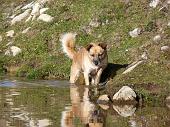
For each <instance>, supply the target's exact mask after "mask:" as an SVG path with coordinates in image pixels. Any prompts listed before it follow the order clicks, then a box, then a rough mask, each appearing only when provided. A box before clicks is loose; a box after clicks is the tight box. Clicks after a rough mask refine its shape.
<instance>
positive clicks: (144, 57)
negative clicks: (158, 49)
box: [141, 52, 148, 60]
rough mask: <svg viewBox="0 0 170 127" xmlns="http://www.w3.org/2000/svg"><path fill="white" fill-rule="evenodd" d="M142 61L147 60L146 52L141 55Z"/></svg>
mask: <svg viewBox="0 0 170 127" xmlns="http://www.w3.org/2000/svg"><path fill="white" fill-rule="evenodd" d="M141 58H142V60H147V59H148V54H147V52H143V54H142V55H141Z"/></svg>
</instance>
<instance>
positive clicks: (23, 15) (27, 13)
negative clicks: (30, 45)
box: [11, 9, 31, 25]
mask: <svg viewBox="0 0 170 127" xmlns="http://www.w3.org/2000/svg"><path fill="white" fill-rule="evenodd" d="M30 12H31V9H27V10H26V11H25V12H23V13H21V14H19V15H17V16H16V17H14V18H13V19H12V20H11V25H14V24H15V23H17V22H20V21H22V20H23V19H25V18H26V17H27V16H28V15H29V14H30Z"/></svg>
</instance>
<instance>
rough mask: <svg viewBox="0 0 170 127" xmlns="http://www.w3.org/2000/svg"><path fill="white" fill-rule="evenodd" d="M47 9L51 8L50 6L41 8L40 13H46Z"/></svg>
mask: <svg viewBox="0 0 170 127" xmlns="http://www.w3.org/2000/svg"><path fill="white" fill-rule="evenodd" d="M47 10H49V8H42V9H40V15H41V14H44V12H46V11H47Z"/></svg>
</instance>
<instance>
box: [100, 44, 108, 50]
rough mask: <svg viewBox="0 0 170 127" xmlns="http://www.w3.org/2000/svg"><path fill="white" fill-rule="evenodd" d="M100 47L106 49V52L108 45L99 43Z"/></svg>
mask: <svg viewBox="0 0 170 127" xmlns="http://www.w3.org/2000/svg"><path fill="white" fill-rule="evenodd" d="M98 46H100V47H102V49H104V50H106V49H107V44H106V43H99V44H98Z"/></svg>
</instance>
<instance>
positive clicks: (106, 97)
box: [98, 94, 109, 103]
mask: <svg viewBox="0 0 170 127" xmlns="http://www.w3.org/2000/svg"><path fill="white" fill-rule="evenodd" d="M98 101H105V102H107V103H108V102H109V97H108V95H106V94H104V95H101V96H99V98H98Z"/></svg>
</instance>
